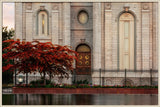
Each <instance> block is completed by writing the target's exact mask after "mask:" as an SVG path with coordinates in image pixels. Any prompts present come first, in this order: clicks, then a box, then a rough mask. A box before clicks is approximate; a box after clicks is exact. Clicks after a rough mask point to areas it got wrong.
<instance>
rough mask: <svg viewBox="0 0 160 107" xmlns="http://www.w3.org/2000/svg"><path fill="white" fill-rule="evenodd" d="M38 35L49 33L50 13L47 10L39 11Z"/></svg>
mask: <svg viewBox="0 0 160 107" xmlns="http://www.w3.org/2000/svg"><path fill="white" fill-rule="evenodd" d="M38 35H39V36H46V35H48V14H47V12H46V11H40V12H39V13H38Z"/></svg>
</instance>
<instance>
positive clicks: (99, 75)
mask: <svg viewBox="0 0 160 107" xmlns="http://www.w3.org/2000/svg"><path fill="white" fill-rule="evenodd" d="M99 72H100V73H99V77H100V81H99V82H100V83H99V85H101V69H99Z"/></svg>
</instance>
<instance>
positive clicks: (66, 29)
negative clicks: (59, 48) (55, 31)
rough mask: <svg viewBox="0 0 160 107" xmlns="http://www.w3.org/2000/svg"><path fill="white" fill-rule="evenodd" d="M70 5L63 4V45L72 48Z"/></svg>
mask: <svg viewBox="0 0 160 107" xmlns="http://www.w3.org/2000/svg"><path fill="white" fill-rule="evenodd" d="M70 40H71V36H70V3H63V45H68V46H70Z"/></svg>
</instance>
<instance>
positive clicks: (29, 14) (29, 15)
mask: <svg viewBox="0 0 160 107" xmlns="http://www.w3.org/2000/svg"><path fill="white" fill-rule="evenodd" d="M32 36H33V11H32V4H28V6H27V7H26V41H32Z"/></svg>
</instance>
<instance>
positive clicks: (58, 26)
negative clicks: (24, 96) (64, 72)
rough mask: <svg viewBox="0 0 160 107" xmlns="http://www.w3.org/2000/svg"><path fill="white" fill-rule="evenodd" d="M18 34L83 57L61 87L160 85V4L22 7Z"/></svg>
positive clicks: (17, 20)
mask: <svg viewBox="0 0 160 107" xmlns="http://www.w3.org/2000/svg"><path fill="white" fill-rule="evenodd" d="M15 32H16V36H15V39H18V38H19V39H20V40H26V41H33V40H38V41H41V42H52V43H53V44H59V45H69V46H71V47H72V49H73V50H75V51H77V52H78V53H79V56H78V59H79V60H78V61H77V62H75V63H74V67H75V72H74V73H73V74H72V75H70V78H69V79H66V78H63V79H58V78H56V77H55V78H54V79H53V80H52V81H53V82H55V83H67V84H71V83H72V81H73V80H85V79H87V80H88V81H89V82H90V83H92V84H97V85H99V84H100V85H123V84H124V81H125V80H126V81H127V82H126V83H127V84H128V85H158V48H157V47H158V3H156V2H149V3H146V2H145V3H143V2H138V3H136V2H134V3H125V2H121V3H118V2H117V3H116V2H105V3H104V2H96V3H92V2H88V3H87V2H85V3H74V2H65V3H63V2H59V3H39V2H36V3H31V2H30V3H23V2H22V3H18V2H17V3H15ZM125 69H126V73H125ZM37 76H38V74H37ZM125 77H126V78H125ZM24 78H25V75H24ZM33 79H35V76H34V75H32V74H29V81H32V80H33Z"/></svg>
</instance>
